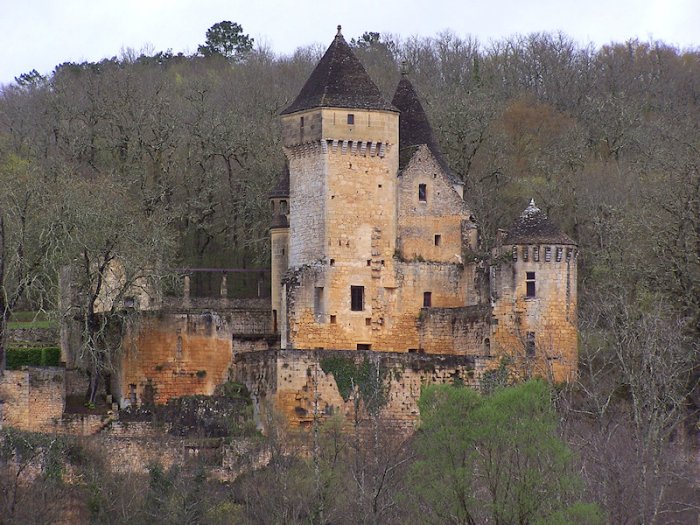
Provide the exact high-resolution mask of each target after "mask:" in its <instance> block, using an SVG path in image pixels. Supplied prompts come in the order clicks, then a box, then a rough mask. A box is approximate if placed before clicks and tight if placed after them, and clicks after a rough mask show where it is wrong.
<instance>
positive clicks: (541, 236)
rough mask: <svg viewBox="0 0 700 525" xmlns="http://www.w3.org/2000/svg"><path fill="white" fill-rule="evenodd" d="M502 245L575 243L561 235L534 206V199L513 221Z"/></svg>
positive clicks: (555, 226) (557, 228)
mask: <svg viewBox="0 0 700 525" xmlns="http://www.w3.org/2000/svg"><path fill="white" fill-rule="evenodd" d="M503 244H570V245H574V246H575V245H576V243H575V242H574V241H573V240H572V239H571V237H569V236H568V235H566V234H565V233H563V232H562V231H561V230H560V229H559V227H558V226H557V225H556V224H554V223H553V222H552V221H551V220H549V218H548V217H547V215H545V213H544V212H543V211H542V210H540V209H539V208H538V207H537V206H536V205H535V199H530V204H529V206H528V207H527V208H525V210H524V211H523V212H522V213H521V214H520V217H518V218H517V219H515V221H514V222H513V225H512V226H511V227H510V229H509V230H508V234H507V235H506V237H505V239H504V241H503Z"/></svg>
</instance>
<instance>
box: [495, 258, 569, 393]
mask: <svg viewBox="0 0 700 525" xmlns="http://www.w3.org/2000/svg"><path fill="white" fill-rule="evenodd" d="M516 248H517V260H513V259H512V255H511V254H512V253H513V246H503V247H502V249H501V251H500V253H501V256H500V258H501V260H502V262H501V263H500V264H498V265H496V266H494V267H493V268H492V271H491V294H492V301H493V305H494V306H493V321H492V323H493V324H492V338H491V347H492V355H497V356H508V357H509V359H511V360H512V362H513V366H514V368H515V370H518V371H521V372H522V373H523V374H525V375H539V376H544V377H550V378H551V379H554V380H555V381H566V380H570V379H572V378H573V375H574V374H575V373H576V366H577V361H578V330H577V294H576V282H577V281H576V258H577V255H578V253H577V249H576V248H575V247H574V246H556V245H537V246H535V245H532V246H516ZM559 250H561V251H559ZM526 252H527V253H526ZM547 254H549V255H547ZM547 259H549V260H547ZM528 272H530V273H531V274H532V273H534V283H535V284H534V286H535V296H534V297H528V292H527V281H528ZM533 336H534V348H533V346H532V338H533Z"/></svg>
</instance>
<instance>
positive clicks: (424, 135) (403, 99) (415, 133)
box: [391, 72, 462, 184]
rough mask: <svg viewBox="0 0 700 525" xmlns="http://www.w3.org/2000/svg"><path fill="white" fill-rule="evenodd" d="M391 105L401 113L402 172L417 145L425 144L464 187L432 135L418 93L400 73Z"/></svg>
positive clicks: (400, 159) (400, 147) (450, 174)
mask: <svg viewBox="0 0 700 525" xmlns="http://www.w3.org/2000/svg"><path fill="white" fill-rule="evenodd" d="M391 103H392V104H393V105H394V106H396V108H397V109H398V110H399V111H400V112H401V115H400V116H399V169H403V168H404V167H405V166H407V165H408V162H409V161H410V160H411V157H413V154H414V153H415V151H416V150H417V147H418V146H420V145H421V144H425V145H427V146H428V148H429V149H430V152H431V153H432V154H433V156H434V157H435V160H437V162H438V164H439V165H440V167H441V168H442V169H443V170H444V171H445V173H446V174H447V175H448V176H449V177H450V179H451V181H452V182H453V183H457V184H462V181H461V180H460V179H459V178H458V177H457V176H456V175H455V174H454V173H453V172H452V170H451V169H450V167H449V165H448V164H447V161H446V160H445V157H444V155H443V154H442V150H441V149H440V144H439V143H438V141H437V139H436V138H435V134H434V133H433V128H432V127H431V126H430V122H429V121H428V116H427V115H426V114H425V111H424V110H423V105H422V104H421V102H420V99H419V98H418V93H417V92H416V90H415V88H414V87H413V84H412V83H411V81H410V80H409V79H408V76H407V75H406V73H405V72H403V73H401V80H400V81H399V85H398V86H397V87H396V93H394V98H393V99H392V101H391Z"/></svg>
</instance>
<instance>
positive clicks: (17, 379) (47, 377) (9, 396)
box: [0, 366, 66, 432]
mask: <svg viewBox="0 0 700 525" xmlns="http://www.w3.org/2000/svg"><path fill="white" fill-rule="evenodd" d="M0 399H2V400H3V405H4V406H3V411H2V412H3V413H2V418H3V420H2V423H3V425H7V426H11V427H14V428H18V429H21V430H28V431H32V432H50V431H52V429H53V428H54V427H55V424H56V421H58V420H60V419H61V416H62V414H63V411H64V409H65V406H66V405H65V370H64V369H63V368H61V367H33V366H27V367H23V368H22V369H21V370H6V371H5V372H4V374H3V375H2V376H0Z"/></svg>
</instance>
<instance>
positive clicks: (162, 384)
mask: <svg viewBox="0 0 700 525" xmlns="http://www.w3.org/2000/svg"><path fill="white" fill-rule="evenodd" d="M231 335H232V332H231V326H230V323H229V320H228V319H226V318H225V317H222V316H220V315H218V314H216V313H211V312H205V313H181V314H175V313H173V314H162V315H148V314H143V315H142V316H141V317H140V318H139V319H138V320H137V321H136V322H135V324H134V326H132V327H131V331H130V333H129V334H127V336H126V337H125V340H124V354H123V358H122V364H121V371H120V372H121V373H120V380H119V385H118V388H117V389H116V392H115V394H116V395H117V396H119V397H120V398H121V401H120V402H121V404H122V406H124V405H125V404H129V403H133V402H134V401H135V402H136V403H138V404H141V403H144V402H146V403H147V402H152V403H157V404H162V403H165V402H167V401H168V400H169V399H171V398H173V397H178V396H185V395H192V394H212V393H213V392H214V388H215V387H216V385H218V384H220V383H223V382H224V381H225V380H226V378H227V375H228V367H229V364H230V363H231V357H232V354H233V348H232V341H231Z"/></svg>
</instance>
